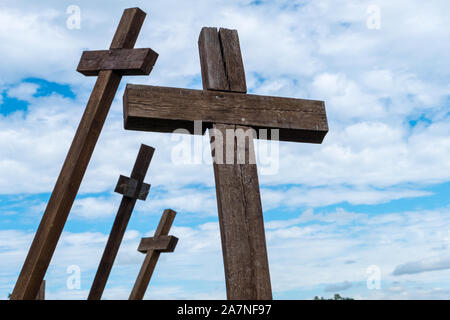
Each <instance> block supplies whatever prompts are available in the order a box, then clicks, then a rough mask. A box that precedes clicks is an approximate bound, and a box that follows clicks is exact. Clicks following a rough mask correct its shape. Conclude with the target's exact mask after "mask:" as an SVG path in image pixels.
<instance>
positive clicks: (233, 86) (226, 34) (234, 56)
mask: <svg viewBox="0 0 450 320" xmlns="http://www.w3.org/2000/svg"><path fill="white" fill-rule="evenodd" d="M219 39H220V45H221V49H222V59H223V63H224V66H225V75H226V77H227V82H228V90H229V91H232V92H239V93H246V92H247V84H246V80H245V70H244V63H243V61H242V54H241V47H240V44H239V36H238V32H237V31H236V30H230V29H224V28H220V29H219Z"/></svg>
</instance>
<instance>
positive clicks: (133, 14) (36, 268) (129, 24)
mask: <svg viewBox="0 0 450 320" xmlns="http://www.w3.org/2000/svg"><path fill="white" fill-rule="evenodd" d="M144 19H145V12H143V11H142V10H140V9H138V8H132V9H126V10H125V11H124V13H123V16H122V19H121V20H120V24H119V27H118V28H117V31H116V33H115V35H114V39H113V41H112V43H111V46H110V49H111V50H109V51H106V52H103V54H99V55H97V56H96V58H95V59H93V61H97V60H104V59H105V56H108V55H114V52H119V51H118V50H121V49H127V53H128V54H130V52H132V51H130V50H129V49H132V48H133V47H134V44H135V42H136V39H137V37H138V34H139V31H140V29H141V26H142V24H143V22H144ZM83 56H84V57H82V60H81V61H80V72H87V71H86V63H85V59H86V56H85V55H83ZM156 57H157V54H156V53H155V52H153V51H150V50H147V54H143V55H141V56H140V58H141V60H142V61H141V62H142V63H141V64H140V67H139V66H138V67H136V66H135V65H132V66H128V67H127V66H124V64H126V63H124V62H123V60H125V61H126V60H127V59H126V55H121V54H119V55H118V58H117V62H118V63H117V68H116V67H115V65H114V63H111V61H113V60H114V59H110V60H108V59H106V60H108V61H109V63H107V64H106V65H104V64H102V63H94V66H98V68H100V69H98V70H96V71H95V72H94V71H92V69H95V67H93V68H90V71H89V72H90V74H89V75H95V74H98V78H97V81H96V83H95V86H94V89H93V91H92V94H91V97H90V98H89V102H88V104H87V106H86V110H85V112H84V114H83V117H82V119H81V122H80V124H79V126H78V130H77V132H76V134H75V137H74V139H73V142H72V145H71V147H70V150H69V152H68V154H67V157H66V160H65V162H64V165H63V167H62V169H61V173H60V175H59V177H58V180H57V182H56V185H55V188H54V190H53V193H52V195H51V197H50V200H49V202H48V205H47V208H46V210H45V213H44V215H43V217H42V220H41V223H40V225H39V228H38V230H37V232H36V234H35V237H34V240H33V243H32V245H31V248H30V250H29V252H28V255H27V258H26V260H25V263H24V265H23V268H22V271H21V273H20V275H19V278H18V280H17V283H16V285H15V288H14V291H13V293H12V295H11V299H13V300H19V299H28V300H32V299H35V297H36V295H37V294H38V291H39V287H40V285H41V283H42V280H43V278H44V276H45V273H46V271H47V268H48V266H49V264H50V261H51V258H52V256H53V252H54V251H55V248H56V246H57V244H58V240H59V238H60V236H61V233H62V231H63V229H64V225H65V223H66V220H67V217H68V215H69V212H70V209H71V208H72V205H73V202H74V200H75V197H76V195H77V192H78V189H79V187H80V184H81V181H82V179H83V176H84V174H85V172H86V168H87V166H88V164H89V160H90V158H91V156H92V153H93V151H94V148H95V145H96V143H97V140H98V137H99V135H100V132H101V130H102V127H103V124H104V122H105V119H106V116H107V114H108V112H109V109H110V107H111V103H112V101H113V99H114V96H115V94H116V91H117V88H118V86H119V83H120V80H121V78H122V74H127V72H124V69H125V70H127V69H128V68H130V72H131V73H132V72H134V71H133V70H135V69H139V70H140V71H139V72H138V74H142V73H143V72H144V71H143V70H145V72H150V70H151V66H153V64H154V62H155V61H156ZM88 58H89V57H88ZM96 59H97V60H96ZM87 65H89V63H87ZM87 69H89V68H87ZM115 69H117V70H118V71H117V72H116V71H115ZM89 72H88V73H89Z"/></svg>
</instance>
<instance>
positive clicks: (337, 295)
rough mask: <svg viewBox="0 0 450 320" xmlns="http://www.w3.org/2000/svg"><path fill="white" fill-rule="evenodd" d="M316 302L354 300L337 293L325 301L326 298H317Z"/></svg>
mask: <svg viewBox="0 0 450 320" xmlns="http://www.w3.org/2000/svg"><path fill="white" fill-rule="evenodd" d="M314 300H353V298H346V297H342V296H341V295H340V294H339V293H336V294H335V295H334V297H333V298H331V299H325V298H324V297H319V296H315V297H314Z"/></svg>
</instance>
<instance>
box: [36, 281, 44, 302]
mask: <svg viewBox="0 0 450 320" xmlns="http://www.w3.org/2000/svg"><path fill="white" fill-rule="evenodd" d="M36 300H45V280H42V283H41V287H40V288H39V292H38V294H37V296H36Z"/></svg>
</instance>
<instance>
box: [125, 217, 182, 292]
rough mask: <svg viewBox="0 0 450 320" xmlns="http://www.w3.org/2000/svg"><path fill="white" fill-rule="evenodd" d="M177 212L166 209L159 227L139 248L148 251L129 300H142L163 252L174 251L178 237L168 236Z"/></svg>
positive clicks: (144, 251) (141, 250)
mask: <svg viewBox="0 0 450 320" xmlns="http://www.w3.org/2000/svg"><path fill="white" fill-rule="evenodd" d="M176 214H177V213H176V212H175V211H173V210H170V209H166V210H164V213H163V215H162V217H161V220H160V221H159V224H158V228H157V229H156V231H155V235H154V236H153V237H152V238H143V239H142V240H141V243H140V245H139V248H138V250H139V251H140V252H142V253H146V255H145V260H144V263H143V264H142V267H141V270H140V271H139V275H138V276H137V279H136V282H135V284H134V287H133V290H132V292H131V294H130V298H129V300H142V299H143V298H144V295H145V291H147V287H148V284H149V282H150V279H151V277H152V274H153V271H154V270H155V267H156V263H157V262H158V259H159V255H160V253H161V252H173V251H174V250H175V246H176V245H177V242H178V239H177V238H176V237H173V236H167V235H168V234H169V231H170V228H171V227H172V223H173V220H174V219H175V215H176Z"/></svg>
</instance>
